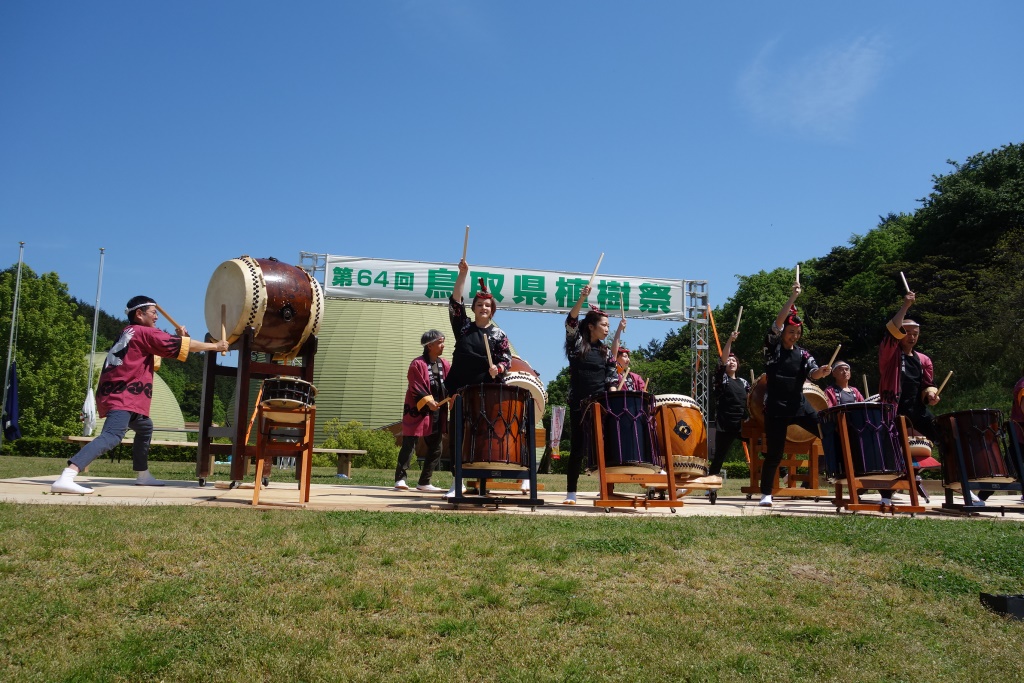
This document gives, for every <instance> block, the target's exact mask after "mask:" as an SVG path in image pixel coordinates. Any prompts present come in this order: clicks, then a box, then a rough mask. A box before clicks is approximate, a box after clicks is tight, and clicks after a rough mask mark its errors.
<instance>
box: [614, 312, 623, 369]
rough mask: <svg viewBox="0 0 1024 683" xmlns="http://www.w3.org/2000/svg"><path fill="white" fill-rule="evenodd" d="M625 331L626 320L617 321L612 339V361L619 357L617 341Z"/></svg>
mask: <svg viewBox="0 0 1024 683" xmlns="http://www.w3.org/2000/svg"><path fill="white" fill-rule="evenodd" d="M625 329H626V319H625V318H622V319H621V320H619V326H618V327H616V328H615V337H613V338H612V360H615V359H616V358H618V357H619V340H620V339H621V338H622V333H623V332H624V331H625Z"/></svg>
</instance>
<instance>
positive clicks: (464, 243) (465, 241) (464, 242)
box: [462, 225, 469, 261]
mask: <svg viewBox="0 0 1024 683" xmlns="http://www.w3.org/2000/svg"><path fill="white" fill-rule="evenodd" d="M468 248H469V226H468V225H467V226H466V237H465V238H463V240H462V260H463V261H465V260H466V249H468Z"/></svg>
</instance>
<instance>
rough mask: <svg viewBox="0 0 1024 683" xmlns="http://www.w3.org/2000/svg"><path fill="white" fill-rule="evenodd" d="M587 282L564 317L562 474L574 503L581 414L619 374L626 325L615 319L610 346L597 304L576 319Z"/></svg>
mask: <svg viewBox="0 0 1024 683" xmlns="http://www.w3.org/2000/svg"><path fill="white" fill-rule="evenodd" d="M590 291H591V290H590V286H589V285H588V286H586V287H584V288H583V289H582V290H581V291H580V298H579V299H578V300H577V301H576V305H574V306H573V307H572V310H571V311H569V315H568V316H566V318H565V356H566V358H568V359H569V424H570V430H571V440H570V444H569V446H570V447H569V471H568V472H567V473H566V477H565V486H566V488H565V490H566V496H565V504H566V505H575V504H576V487H577V485H578V483H579V479H580V467H581V466H582V464H583V455H584V452H585V448H584V444H585V443H586V441H587V440H588V437H587V435H585V434H584V433H583V417H584V413H585V411H586V405H587V399H589V398H590V397H591V396H593V395H594V394H596V393H599V392H602V391H609V390H615V389H616V387H617V385H618V382H619V376H618V373H617V372H616V371H615V357H616V355H617V353H618V350H619V338H620V337H621V336H622V332H623V331H624V330H625V329H626V319H625V318H623V319H622V320H621V321H619V326H618V329H616V331H615V338H614V340H613V341H612V345H611V348H610V349H609V348H608V346H607V345H606V344H605V342H604V340H605V339H606V338H607V337H608V332H609V327H608V314H607V313H605V312H604V311H602V310H601V309H599V308H594V307H593V306H592V307H591V309H590V311H588V312H587V314H586V315H585V316H584V318H583V320H582V321H581V320H580V319H579V315H580V309H581V308H582V307H583V302H584V301H586V299H587V297H588V296H589V295H590Z"/></svg>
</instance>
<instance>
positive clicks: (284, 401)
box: [260, 376, 316, 410]
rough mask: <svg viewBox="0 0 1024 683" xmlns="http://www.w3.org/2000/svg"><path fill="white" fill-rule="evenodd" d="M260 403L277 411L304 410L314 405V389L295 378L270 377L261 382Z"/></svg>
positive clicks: (307, 383)
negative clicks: (261, 393)
mask: <svg viewBox="0 0 1024 683" xmlns="http://www.w3.org/2000/svg"><path fill="white" fill-rule="evenodd" d="M260 403H262V404H263V407H264V408H272V409H273V408H276V409H277V410H282V409H284V410H294V409H296V408H304V407H306V406H311V405H313V404H314V403H316V387H315V386H313V385H312V384H310V383H309V382H307V381H305V380H301V379H298V378H297V377H283V376H282V377H271V378H269V379H265V380H263V395H262V396H261V397H260Z"/></svg>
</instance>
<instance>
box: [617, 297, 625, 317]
mask: <svg viewBox="0 0 1024 683" xmlns="http://www.w3.org/2000/svg"><path fill="white" fill-rule="evenodd" d="M619 313H621V314H622V318H623V320H625V318H626V304H625V302H624V301H623V300H622V292H619Z"/></svg>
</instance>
